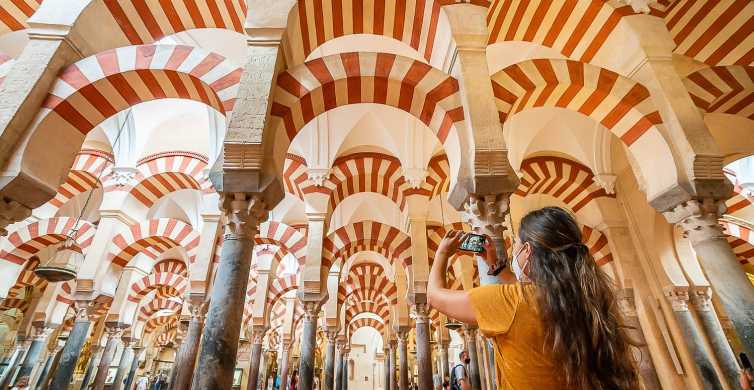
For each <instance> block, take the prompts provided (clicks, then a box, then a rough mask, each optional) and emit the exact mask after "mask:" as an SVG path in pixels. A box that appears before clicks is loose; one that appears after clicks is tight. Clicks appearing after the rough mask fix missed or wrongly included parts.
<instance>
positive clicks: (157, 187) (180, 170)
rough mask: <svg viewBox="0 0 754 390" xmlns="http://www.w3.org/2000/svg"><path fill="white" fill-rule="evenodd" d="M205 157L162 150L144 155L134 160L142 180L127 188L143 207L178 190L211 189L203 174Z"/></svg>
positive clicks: (208, 191)
mask: <svg viewBox="0 0 754 390" xmlns="http://www.w3.org/2000/svg"><path fill="white" fill-rule="evenodd" d="M206 167H207V157H205V156H202V155H200V154H197V153H192V152H181V151H175V152H164V153H159V154H155V155H151V156H148V157H145V158H143V159H141V160H139V162H138V163H137V166H136V168H137V169H138V170H139V171H140V173H141V174H142V176H143V177H144V179H143V180H140V181H139V182H138V183H137V184H136V185H134V186H133V188H131V190H130V191H129V193H130V195H131V196H132V197H133V198H134V199H136V200H137V201H138V202H139V203H140V204H142V205H144V207H147V208H148V207H152V206H153V205H154V203H155V202H157V201H158V200H159V199H161V198H162V197H164V196H166V195H168V194H170V193H172V192H176V191H180V190H197V191H201V192H202V193H204V194H208V193H212V192H214V191H215V190H214V188H213V187H212V183H211V182H210V181H209V179H208V178H207V177H205V176H204V174H203V170H204V169H205V168H206Z"/></svg>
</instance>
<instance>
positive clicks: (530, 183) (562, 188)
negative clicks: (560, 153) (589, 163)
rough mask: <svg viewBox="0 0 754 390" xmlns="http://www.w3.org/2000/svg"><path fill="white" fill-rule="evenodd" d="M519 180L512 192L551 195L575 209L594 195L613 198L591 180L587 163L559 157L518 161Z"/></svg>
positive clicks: (522, 194)
mask: <svg viewBox="0 0 754 390" xmlns="http://www.w3.org/2000/svg"><path fill="white" fill-rule="evenodd" d="M521 172H523V175H522V177H521V183H520V184H519V186H518V188H516V191H515V192H514V194H515V195H517V196H520V197H526V196H528V195H534V194H547V195H550V196H552V197H554V198H556V199H558V200H560V201H561V202H563V203H564V204H566V205H567V206H568V207H570V208H571V210H573V211H574V212H578V211H579V210H581V209H582V208H583V207H584V206H586V205H587V204H589V203H590V202H591V201H593V200H594V199H596V198H600V197H608V198H615V195H614V194H613V195H611V194H608V193H607V192H606V191H605V189H604V188H602V187H600V186H599V185H597V183H595V181H594V174H592V170H591V169H589V168H588V167H586V166H584V165H582V164H579V163H578V162H576V161H573V160H569V159H565V158H562V157H553V156H543V157H532V158H528V159H526V160H524V161H523V162H522V163H521Z"/></svg>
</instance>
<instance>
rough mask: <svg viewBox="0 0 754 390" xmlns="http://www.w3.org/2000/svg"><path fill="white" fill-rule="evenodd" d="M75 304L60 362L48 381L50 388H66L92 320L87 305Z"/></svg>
mask: <svg viewBox="0 0 754 390" xmlns="http://www.w3.org/2000/svg"><path fill="white" fill-rule="evenodd" d="M76 305H77V306H76V322H74V323H73V329H71V332H70V333H69V334H68V340H66V342H65V347H63V351H62V352H61V354H60V362H59V363H58V367H57V370H55V374H54V376H53V378H52V382H50V388H51V389H67V388H68V384H69V383H71V378H72V377H73V372H74V370H75V369H76V361H78V360H79V355H80V354H81V347H83V346H84V343H85V342H86V339H87V337H88V336H89V327H90V326H91V324H92V322H91V320H90V319H89V315H88V313H87V306H86V305H84V304H81V303H80V302H77V303H76Z"/></svg>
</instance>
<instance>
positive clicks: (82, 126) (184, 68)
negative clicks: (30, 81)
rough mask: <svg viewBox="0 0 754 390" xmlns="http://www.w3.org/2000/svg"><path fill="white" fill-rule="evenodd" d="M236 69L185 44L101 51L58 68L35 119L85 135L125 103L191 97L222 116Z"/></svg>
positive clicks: (233, 90)
mask: <svg viewBox="0 0 754 390" xmlns="http://www.w3.org/2000/svg"><path fill="white" fill-rule="evenodd" d="M242 71H243V70H242V69H241V68H239V67H238V66H237V65H234V64H232V62H231V61H229V60H227V59H225V58H224V57H222V56H220V55H219V54H216V53H211V52H207V51H205V50H203V49H200V48H197V47H191V46H183V45H143V46H127V47H121V48H118V49H112V50H107V51H104V52H102V53H98V54H95V55H93V56H91V57H87V58H84V59H83V60H80V61H78V62H76V63H74V64H72V65H69V66H68V67H66V68H65V69H63V71H62V72H61V73H60V77H59V78H58V80H57V81H56V82H55V83H54V84H53V87H52V90H51V92H50V94H49V95H48V96H47V99H46V100H45V102H44V103H43V105H42V109H41V111H40V113H39V118H37V120H38V121H41V123H40V126H55V127H59V128H65V129H71V130H73V131H76V132H80V133H81V134H87V133H88V132H89V131H90V130H92V129H93V128H94V127H95V126H97V125H98V124H100V123H102V122H103V121H104V120H105V119H107V118H109V117H111V116H113V115H115V114H117V113H118V112H120V111H123V110H125V109H126V108H128V107H131V106H134V105H136V104H139V103H143V102H147V101H151V100H155V99H166V98H181V99H188V100H195V101H198V102H202V103H205V104H207V105H209V106H211V107H213V108H215V109H216V110H218V111H220V112H222V113H223V114H228V113H230V111H232V110H233V105H234V104H235V100H236V95H237V94H238V86H239V82H240V78H241V72H242Z"/></svg>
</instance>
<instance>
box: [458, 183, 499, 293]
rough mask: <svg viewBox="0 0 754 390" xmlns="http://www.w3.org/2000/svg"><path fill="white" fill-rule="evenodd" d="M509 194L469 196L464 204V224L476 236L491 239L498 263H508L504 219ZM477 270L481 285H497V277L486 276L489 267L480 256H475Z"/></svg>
mask: <svg viewBox="0 0 754 390" xmlns="http://www.w3.org/2000/svg"><path fill="white" fill-rule="evenodd" d="M509 202H510V194H497V195H485V196H477V195H471V196H470V197H469V199H468V201H467V202H466V203H465V204H464V206H463V207H464V212H463V219H464V222H466V223H468V224H469V225H471V228H472V230H473V231H474V232H475V233H477V234H486V235H488V236H490V238H492V243H493V244H494V245H495V252H496V253H497V259H498V262H507V261H508V251H507V250H506V249H505V237H503V232H505V230H506V227H505V218H506V216H507V215H508V212H509V208H508V206H509ZM475 257H476V260H477V267H478V268H479V282H480V283H481V284H482V285H488V284H499V283H500V279H499V278H498V277H497V276H491V275H488V274H487V272H488V271H489V267H488V266H487V263H485V262H484V260H483V259H482V258H481V257H480V256H475Z"/></svg>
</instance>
